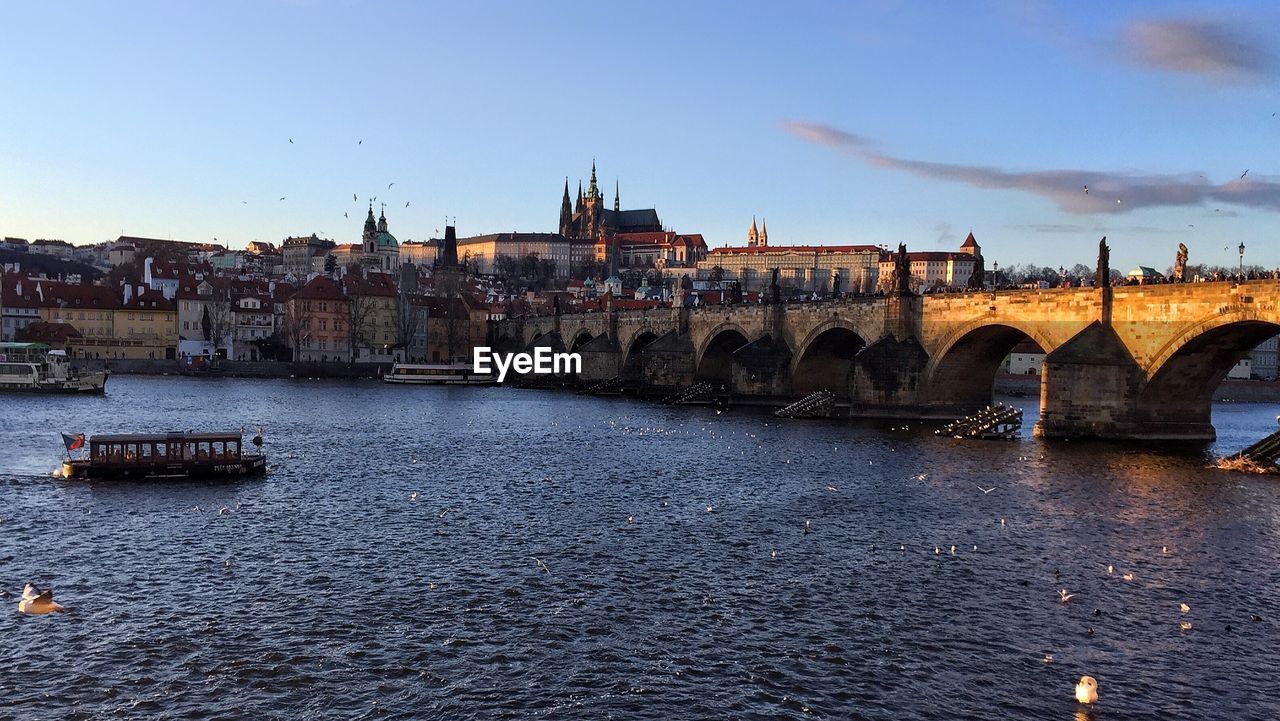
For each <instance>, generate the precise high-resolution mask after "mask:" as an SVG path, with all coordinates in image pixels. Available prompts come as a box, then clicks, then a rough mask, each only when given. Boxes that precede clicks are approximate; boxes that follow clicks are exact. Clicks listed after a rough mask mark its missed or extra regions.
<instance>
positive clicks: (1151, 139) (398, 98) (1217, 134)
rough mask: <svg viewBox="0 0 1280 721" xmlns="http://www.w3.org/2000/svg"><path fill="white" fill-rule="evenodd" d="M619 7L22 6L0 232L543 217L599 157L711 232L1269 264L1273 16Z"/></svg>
mask: <svg viewBox="0 0 1280 721" xmlns="http://www.w3.org/2000/svg"><path fill="white" fill-rule="evenodd" d="M610 5H611V4H609V3H556V2H547V3H529V2H511V3H506V2H498V3H447V4H443V3H442V4H434V3H432V4H428V3H418V2H378V3H368V4H365V3H354V2H328V1H322V0H316V1H314V2H301V1H298V2H265V1H264V2H245V3H234V2H228V3H196V2H164V3H142V2H125V3H120V4H100V3H80V2H66V3H57V4H53V3H24V4H14V5H12V6H10V7H8V8H6V10H5V11H4V20H5V25H6V26H7V29H8V32H7V33H6V39H5V42H4V43H3V44H0V67H2V68H3V69H4V72H0V98H3V99H4V101H5V102H4V109H3V111H0V163H3V168H4V172H3V173H0V234H4V235H14V236H19V237H26V238H38V237H48V238H64V239H66V240H70V241H72V242H75V243H88V242H96V241H100V240H105V239H108V238H114V237H116V236H117V235H119V234H121V233H122V232H123V233H125V234H129V235H141V236H152V237H172V238H175V239H183V240H212V239H213V238H218V240H219V242H223V243H226V244H228V245H231V246H233V247H243V245H244V244H245V243H246V242H248V241H249V240H267V241H272V242H277V243H278V242H279V241H280V240H281V239H282V238H284V237H285V236H288V235H298V234H304V233H305V234H309V233H311V232H317V233H322V234H323V235H325V236H327V237H331V238H333V239H335V240H337V241H339V242H352V241H355V240H358V238H359V233H360V228H361V223H362V219H363V215H364V212H365V209H366V208H367V199H368V198H371V197H374V196H377V198H378V202H379V203H382V202H386V203H387V204H388V205H387V216H388V219H389V221H390V223H391V230H392V232H393V233H395V234H396V236H397V237H398V238H400V239H401V240H402V241H403V240H407V239H415V240H420V239H424V238H427V237H430V236H432V235H434V234H435V232H436V230H437V229H439V228H442V226H443V221H444V218H445V217H446V216H456V217H457V219H458V221H457V222H458V228H459V232H460V233H462V234H473V233H484V232H497V231H507V230H525V231H554V230H555V229H556V222H557V217H558V210H559V201H560V193H561V191H562V188H563V184H564V179H565V176H566V175H567V176H570V182H571V184H572V185H573V186H574V188H575V189H576V186H577V181H578V179H579V178H582V179H584V180H585V179H586V176H587V174H588V173H589V171H590V166H591V162H592V158H593V157H594V158H595V159H596V160H597V163H598V167H599V173H600V180H601V183H602V185H604V186H606V188H607V192H608V193H609V195H610V199H611V197H612V188H613V184H614V181H615V179H617V180H618V181H619V182H620V183H621V189H622V201H623V206H624V207H656V208H657V209H658V211H659V214H660V215H661V217H662V219H663V221H664V222H665V223H666V224H667V225H669V226H671V227H672V228H674V229H675V230H678V231H682V232H700V233H702V234H704V236H705V237H706V238H707V241H708V243H709V244H710V245H711V246H712V247H717V246H721V245H726V244H741V243H742V242H744V240H745V235H746V230H747V227H748V226H749V225H750V222H751V217H752V215H753V214H754V215H757V216H764V217H765V218H767V220H768V226H769V236H770V241H771V242H772V243H774V244H799V243H870V244H887V245H896V244H897V243H899V242H905V243H907V244H908V247H909V248H912V249H917V250H934V249H941V248H950V247H955V246H958V245H959V243H960V241H961V240H962V239H963V237H964V235H965V233H967V232H968V231H969V230H970V229H972V230H973V232H974V234H975V235H976V236H977V238H978V240H979V242H980V243H981V244H982V246H983V249H984V254H985V255H986V256H987V258H988V259H989V260H996V261H998V262H1000V263H1001V265H1009V264H1012V263H1026V262H1034V263H1038V264H1045V265H1053V266H1057V265H1060V264H1065V265H1068V266H1070V265H1071V264H1073V263H1077V262H1080V263H1085V264H1086V265H1090V264H1092V263H1093V260H1094V255H1095V253H1096V248H1097V240H1098V237H1099V236H1101V235H1104V234H1105V235H1107V236H1108V239H1109V242H1110V243H1111V245H1112V258H1113V263H1114V264H1116V265H1118V266H1132V265H1134V264H1136V263H1139V262H1141V263H1143V264H1145V265H1154V266H1156V267H1159V268H1162V269H1163V268H1164V267H1167V266H1168V265H1170V264H1171V262H1172V259H1173V256H1174V252H1175V250H1176V247H1177V244H1178V243H1179V242H1185V243H1186V244H1187V245H1188V246H1189V247H1190V249H1191V261H1192V262H1193V263H1194V262H1208V263H1222V264H1235V263H1236V260H1237V255H1236V250H1235V248H1236V246H1237V245H1238V244H1239V243H1240V242H1242V241H1243V242H1244V243H1245V244H1246V246H1247V251H1246V261H1247V262H1257V263H1261V264H1264V265H1267V266H1269V267H1275V266H1280V241H1278V238H1280V232H1278V231H1280V115H1273V114H1274V113H1277V112H1278V111H1280V92H1278V91H1280V63H1278V62H1277V57H1278V55H1277V53H1278V51H1280V49H1278V48H1277V46H1276V41H1275V40H1272V39H1271V38H1270V37H1268V35H1267V34H1266V33H1265V32H1263V31H1262V30H1261V29H1262V28H1267V27H1280V9H1275V8H1273V7H1267V6H1263V5H1261V4H1255V3H1243V4H1238V5H1230V4H1222V3H1212V4H1210V3H1151V4H1146V5H1143V4H1138V3H1104V2H1097V3H1071V4H1061V5H1051V4H1043V5H1041V4H1036V3H964V4H961V3H942V2H938V3H917V2H884V3H868V4H860V3H836V2H832V3H804V2H801V3H752V2H723V3H712V2H673V3H666V2H647V3H627V4H625V5H624V6H622V7H611V6H610ZM1272 35H1274V34H1272ZM290 139H292V140H293V143H292V144H291V143H290V142H289V140H290ZM359 141H363V142H362V143H361V142H359ZM1246 170H1248V174H1247V176H1246V177H1245V178H1243V179H1241V178H1240V177H1239V176H1240V175H1241V174H1242V173H1243V172H1244V171H1246ZM1201 176H1203V177H1201ZM393 182H394V183H395V185H394V186H393V187H391V188H390V189H388V187H387V186H388V185H389V184H390V183H393ZM1085 185H1090V186H1091V187H1090V192H1089V193H1088V195H1087V196H1086V194H1085V193H1084V190H1083V187H1084V186H1085ZM1077 186H1079V187H1078V188H1077ZM353 194H354V195H356V196H357V197H358V198H359V200H358V201H355V202H353V201H352V195H353ZM1113 196H1114V197H1113ZM280 197H285V198H286V199H285V200H283V201H282V200H279V198H280ZM1113 199H1114V200H1118V201H1120V202H1119V203H1113V202H1112V200H1113ZM405 203H409V207H407V208H406V207H405ZM1126 203H1127V204H1126ZM343 213H346V214H347V216H348V217H345V218H344V217H343Z"/></svg>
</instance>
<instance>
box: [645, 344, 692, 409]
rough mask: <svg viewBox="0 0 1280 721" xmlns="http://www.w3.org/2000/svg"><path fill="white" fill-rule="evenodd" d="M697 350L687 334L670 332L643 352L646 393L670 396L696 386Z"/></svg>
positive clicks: (646, 347)
mask: <svg viewBox="0 0 1280 721" xmlns="http://www.w3.org/2000/svg"><path fill="white" fill-rule="evenodd" d="M693 363H694V349H693V343H692V342H691V341H690V340H689V335H688V334H687V333H679V332H677V331H674V330H672V331H668V332H666V333H664V334H663V335H661V336H659V337H658V339H657V340H655V341H653V342H652V343H650V344H649V345H647V346H645V347H644V348H643V349H642V350H641V351H640V358H639V376H640V380H641V382H642V383H643V384H644V389H645V391H648V392H654V393H663V394H670V393H674V392H676V391H679V390H683V389H685V388H688V387H689V386H691V385H693V383H694V380H693V376H694V367H693Z"/></svg>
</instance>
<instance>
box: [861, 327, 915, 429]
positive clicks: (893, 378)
mask: <svg viewBox="0 0 1280 721" xmlns="http://www.w3.org/2000/svg"><path fill="white" fill-rule="evenodd" d="M928 365H929V355H928V353H926V352H925V350H924V348H922V347H921V346H920V342H919V341H918V340H916V339H915V338H914V337H910V336H908V337H907V338H905V339H903V340H899V339H898V338H896V337H895V336H892V335H886V336H884V337H882V338H880V339H879V340H877V341H876V342H874V343H871V344H870V345H867V346H866V347H865V348H863V349H862V350H860V351H858V354H857V355H855V356H854V357H853V368H852V373H851V375H852V378H851V379H850V381H851V382H850V393H849V400H850V407H849V414H850V415H853V416H865V417H871V418H882V417H893V418H897V417H909V418H918V417H922V416H924V415H926V409H925V408H924V394H922V393H921V389H922V388H923V386H924V385H925V382H924V371H925V367H926V366H928Z"/></svg>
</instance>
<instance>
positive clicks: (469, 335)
mask: <svg viewBox="0 0 1280 721" xmlns="http://www.w3.org/2000/svg"><path fill="white" fill-rule="evenodd" d="M409 302H410V303H412V305H413V315H412V321H413V326H412V327H413V332H412V333H411V334H410V337H409V339H408V340H409V342H408V343H407V344H406V346H407V350H406V359H407V360H408V361H409V362H414V363H447V362H449V361H451V360H465V361H468V362H469V361H470V360H471V356H472V349H473V348H475V347H476V346H483V345H486V343H487V341H486V338H487V337H488V329H489V324H488V320H489V315H490V311H489V306H488V305H487V304H485V303H483V302H479V301H476V300H474V299H472V298H469V297H467V296H466V295H460V296H456V297H452V298H442V297H439V296H424V295H417V296H413V297H411V298H410V299H409Z"/></svg>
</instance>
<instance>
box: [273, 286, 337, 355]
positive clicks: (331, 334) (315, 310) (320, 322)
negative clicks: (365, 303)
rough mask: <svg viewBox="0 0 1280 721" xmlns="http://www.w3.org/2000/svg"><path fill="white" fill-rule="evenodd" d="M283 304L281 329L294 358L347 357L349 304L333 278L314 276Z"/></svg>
mask: <svg viewBox="0 0 1280 721" xmlns="http://www.w3.org/2000/svg"><path fill="white" fill-rule="evenodd" d="M285 306H286V307H285V324H284V328H283V331H284V335H285V339H286V342H287V343H288V344H289V347H290V348H291V349H292V350H293V358H294V360H299V361H347V360H349V359H350V357H351V342H350V335H349V334H348V332H347V324H348V323H349V322H350V311H349V305H348V302H347V296H346V294H345V293H343V292H342V286H340V285H339V284H338V282H337V281H336V280H334V279H333V278H330V277H328V276H326V275H317V276H316V277H314V278H312V279H311V280H309V281H307V284H306V285H304V286H302V287H301V288H300V289H298V292H297V293H294V294H293V297H292V298H290V299H289V301H288V302H287V303H286V304H285Z"/></svg>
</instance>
